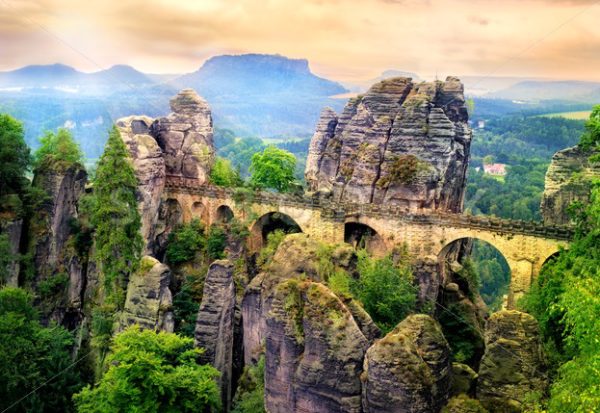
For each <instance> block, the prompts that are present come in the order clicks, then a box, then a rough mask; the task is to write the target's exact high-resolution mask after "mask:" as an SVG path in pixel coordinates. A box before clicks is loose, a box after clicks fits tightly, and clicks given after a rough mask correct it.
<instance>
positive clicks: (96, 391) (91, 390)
mask: <svg viewBox="0 0 600 413" xmlns="http://www.w3.org/2000/svg"><path fill="white" fill-rule="evenodd" d="M200 354H201V350H200V349H197V348H194V340H193V339H192V338H187V337H180V336H178V335H177V334H172V333H165V332H159V333H157V332H154V331H151V330H140V329H139V327H137V326H133V327H130V328H128V329H126V330H125V331H123V332H122V333H120V334H118V335H117V336H116V337H115V339H114V344H113V345H112V346H111V353H110V355H109V356H108V358H107V361H108V363H107V364H108V366H109V368H108V371H107V372H106V373H105V374H104V376H103V377H102V379H101V380H100V382H99V383H98V384H97V385H96V386H95V387H90V386H88V387H86V388H84V389H83V390H82V391H81V392H80V393H79V394H77V395H75V396H74V400H75V404H76V406H77V411H78V412H80V413H121V412H122V413H126V412H131V413H134V412H144V413H153V412H156V413H159V412H160V413H180V412H181V413H185V412H204V411H210V410H209V409H216V408H218V407H219V404H220V392H219V389H218V387H217V384H216V381H215V379H216V378H217V377H218V376H219V372H218V371H217V370H216V369H215V368H213V367H212V366H208V365H199V364H197V362H196V360H197V359H198V356H199V355H200Z"/></svg>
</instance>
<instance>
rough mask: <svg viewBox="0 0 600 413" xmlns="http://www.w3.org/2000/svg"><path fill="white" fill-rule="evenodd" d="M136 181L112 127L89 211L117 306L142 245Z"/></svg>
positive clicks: (98, 256)
mask: <svg viewBox="0 0 600 413" xmlns="http://www.w3.org/2000/svg"><path fill="white" fill-rule="evenodd" d="M137 184H138V182H137V178H136V176H135V172H134V169H133V166H132V164H131V161H130V159H129V152H128V150H127V147H126V146H125V143H123V140H122V139H121V134H120V133H119V130H118V129H117V128H116V127H113V128H112V130H111V131H110V134H109V136H108V142H107V143H106V148H105V150H104V153H103V154H102V157H101V158H100V161H99V162H98V169H97V171H96V179H95V180H94V192H93V193H94V195H93V199H92V201H91V205H90V210H89V214H90V222H91V224H92V226H93V227H94V228H95V241H96V259H97V261H98V263H99V265H100V269H101V272H102V275H103V287H104V289H105V291H106V293H107V298H108V302H109V303H110V304H114V305H116V306H117V308H120V306H121V305H122V304H123V302H124V298H125V296H124V291H125V287H126V280H127V278H128V275H129V274H131V273H133V272H135V271H136V270H137V268H138V266H139V262H140V258H141V252H142V246H143V245H142V243H143V241H142V236H141V234H140V228H141V221H140V214H139V212H138V208H137V200H136V195H135V192H136V189H137Z"/></svg>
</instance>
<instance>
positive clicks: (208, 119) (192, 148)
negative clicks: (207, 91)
mask: <svg viewBox="0 0 600 413" xmlns="http://www.w3.org/2000/svg"><path fill="white" fill-rule="evenodd" d="M171 110H172V111H173V112H172V113H170V114H169V115H168V116H166V117H163V118H158V119H157V120H156V121H155V122H154V123H153V124H152V126H151V133H152V136H154V137H155V138H156V141H157V142H158V144H159V146H160V147H161V149H162V150H163V153H164V158H165V166H166V172H167V175H176V176H182V177H185V178H193V179H197V180H198V183H199V184H204V183H206V182H207V181H208V176H209V172H210V168H211V166H212V162H213V158H214V153H215V149H214V144H213V123H212V116H211V113H210V108H209V106H208V103H206V101H205V100H204V99H202V98H201V97H200V96H199V95H198V94H197V93H196V92H195V91H194V90H192V89H183V90H182V91H181V92H179V93H178V94H177V96H175V97H174V98H173V99H171Z"/></svg>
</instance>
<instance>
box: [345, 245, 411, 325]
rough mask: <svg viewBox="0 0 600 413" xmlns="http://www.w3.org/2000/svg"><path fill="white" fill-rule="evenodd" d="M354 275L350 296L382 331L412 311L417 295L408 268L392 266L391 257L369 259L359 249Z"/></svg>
mask: <svg viewBox="0 0 600 413" xmlns="http://www.w3.org/2000/svg"><path fill="white" fill-rule="evenodd" d="M358 272H359V275H360V276H359V278H358V280H357V281H356V282H355V283H354V285H353V286H352V293H353V294H354V296H355V297H356V298H358V299H359V300H360V301H361V302H362V304H363V307H364V309H365V310H366V311H367V312H368V313H369V315H370V316H371V317H372V318H373V321H375V322H376V323H377V325H378V326H379V327H380V328H381V329H382V330H383V331H384V332H388V331H390V330H392V329H393V328H394V327H395V326H396V324H398V323H399V322H400V321H402V320H403V319H404V318H405V317H406V316H407V315H408V314H410V313H411V312H412V311H413V310H414V309H415V306H416V302H417V295H416V289H415V287H414V286H413V285H412V281H413V275H412V271H411V269H410V266H409V265H407V264H405V263H402V262H401V263H399V264H397V265H395V264H394V262H393V261H392V258H391V257H385V258H380V259H377V258H371V257H369V255H368V254H367V252H366V251H364V250H361V251H359V252H358Z"/></svg>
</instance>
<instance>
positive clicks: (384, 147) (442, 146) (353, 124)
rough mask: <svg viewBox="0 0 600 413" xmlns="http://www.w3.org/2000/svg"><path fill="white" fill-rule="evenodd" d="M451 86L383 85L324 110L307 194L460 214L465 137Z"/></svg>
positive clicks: (397, 81)
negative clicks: (340, 109) (335, 109)
mask: <svg viewBox="0 0 600 413" xmlns="http://www.w3.org/2000/svg"><path fill="white" fill-rule="evenodd" d="M467 121H468V114H467V109H466V105H465V99H464V95H463V86H462V84H461V83H460V81H459V80H458V79H457V78H454V77H448V78H447V79H446V81H445V82H441V81H436V82H433V83H425V82H423V83H418V84H415V83H413V82H412V81H411V79H410V78H393V79H386V80H384V81H382V82H379V83H377V84H375V85H374V86H372V87H371V89H369V91H368V92H367V93H366V94H365V95H364V96H359V97H357V98H353V99H350V100H349V101H348V103H347V104H346V107H345V108H344V111H343V112H342V114H341V115H340V116H339V117H336V116H335V114H334V113H333V112H332V111H331V110H324V111H323V113H322V115H321V120H320V121H319V124H318V126H317V131H316V132H315V134H314V136H313V139H312V141H311V144H310V149H309V156H308V159H307V167H306V174H305V175H306V181H307V184H308V186H309V189H310V190H312V191H319V192H321V193H323V192H324V193H330V194H331V195H332V197H333V200H335V201H351V202H358V203H365V202H366V203H369V202H373V203H381V204H383V203H393V204H399V205H402V206H404V207H406V209H407V210H411V211H414V210H418V209H421V208H427V209H436V210H438V209H439V210H444V211H453V212H458V211H461V210H462V203H463V195H464V188H465V177H466V170H467V164H468V159H469V151H470V142H471V131H470V129H469V126H468V123H467Z"/></svg>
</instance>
